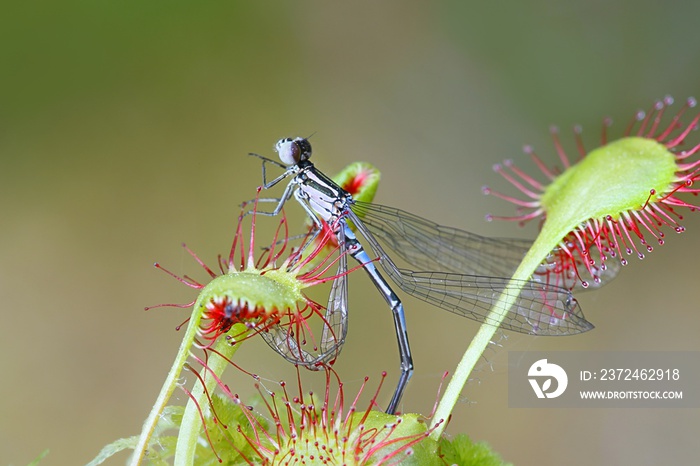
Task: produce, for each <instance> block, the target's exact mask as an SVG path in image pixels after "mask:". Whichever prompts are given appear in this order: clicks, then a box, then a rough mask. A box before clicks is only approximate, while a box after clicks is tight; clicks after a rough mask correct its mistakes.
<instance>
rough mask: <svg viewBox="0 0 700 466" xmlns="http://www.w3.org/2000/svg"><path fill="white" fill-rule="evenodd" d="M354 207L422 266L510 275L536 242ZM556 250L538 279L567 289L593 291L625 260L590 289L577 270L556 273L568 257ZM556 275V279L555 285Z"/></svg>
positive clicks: (610, 266) (609, 266) (612, 264)
mask: <svg viewBox="0 0 700 466" xmlns="http://www.w3.org/2000/svg"><path fill="white" fill-rule="evenodd" d="M352 210H353V212H355V214H356V215H357V216H358V217H360V220H361V221H362V223H364V224H365V225H366V226H367V229H369V230H370V232H371V233H372V234H373V235H374V236H375V237H376V238H377V239H379V240H380V241H381V242H382V243H383V244H384V245H386V246H387V247H388V248H389V249H391V250H392V251H393V252H394V253H395V254H396V255H397V256H398V257H401V258H402V259H403V260H405V261H406V262H408V263H409V264H410V265H411V266H412V267H414V268H415V269H417V270H440V271H445V272H454V273H459V274H466V275H480V276H490V277H510V276H512V275H513V272H515V269H516V268H517V267H518V265H519V264H520V262H521V261H522V259H523V257H524V256H525V254H526V253H527V251H528V249H530V246H531V245H532V241H529V240H523V239H515V238H487V237H484V236H480V235H477V234H475V233H470V232H468V231H464V230H460V229H457V228H452V227H446V226H443V225H438V224H437V223H434V222H431V221H430V220H426V219H424V218H421V217H419V216H417V215H414V214H411V213H410V212H406V211H403V210H400V209H395V208H393V207H387V206H382V205H377V204H368V203H365V202H355V203H354V204H353V205H352ZM556 252H557V251H554V252H553V254H550V255H549V257H548V258H547V259H546V261H545V262H544V263H543V264H542V265H541V266H540V268H539V269H538V270H537V272H536V273H535V275H534V276H533V278H532V280H533V281H540V282H547V281H548V279H549V281H550V282H549V284H553V285H557V286H561V287H563V288H567V289H590V288H596V287H599V286H601V285H603V284H606V283H608V282H610V280H612V279H613V278H614V277H615V276H616V275H617V273H618V271H619V270H620V263H619V261H615V260H611V261H607V262H606V263H605V265H606V266H605V267H604V268H595V269H594V270H593V272H594V273H595V274H596V275H598V277H599V279H600V280H599V281H591V282H590V286H589V287H588V288H584V287H583V286H582V285H581V280H580V279H578V277H577V276H576V275H575V274H574V273H571V274H569V275H567V276H562V275H561V274H556V272H554V271H556V270H561V269H562V268H564V267H562V266H561V264H559V263H558V262H557V261H559V260H561V259H562V255H560V254H556ZM548 272H552V273H548ZM551 277H556V282H555V283H551Z"/></svg>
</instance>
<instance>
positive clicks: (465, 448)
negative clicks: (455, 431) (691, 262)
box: [439, 434, 512, 466]
mask: <svg viewBox="0 0 700 466" xmlns="http://www.w3.org/2000/svg"><path fill="white" fill-rule="evenodd" d="M439 451H440V454H441V456H442V460H443V461H444V462H445V464H457V465H459V466H512V463H506V462H505V461H503V459H501V457H500V455H499V454H498V453H496V452H494V451H493V450H491V447H490V446H489V445H488V444H487V443H486V442H477V443H474V442H472V440H471V439H470V438H469V436H467V435H466V434H459V435H457V436H456V437H455V438H454V439H452V440H448V439H446V438H444V437H441V438H440V441H439Z"/></svg>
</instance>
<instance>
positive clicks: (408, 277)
mask: <svg viewBox="0 0 700 466" xmlns="http://www.w3.org/2000/svg"><path fill="white" fill-rule="evenodd" d="M363 205H366V204H363ZM347 215H348V218H349V219H350V220H351V221H352V222H353V223H354V224H355V226H356V227H357V229H358V230H359V231H360V233H361V234H362V235H363V236H364V237H365V239H366V240H367V242H368V243H369V244H370V245H371V247H372V249H373V250H374V252H375V254H377V255H378V256H379V257H380V258H381V260H380V264H381V266H382V268H383V269H384V271H385V272H386V273H387V275H389V277H390V278H391V279H392V280H393V281H394V282H395V283H396V284H397V285H398V286H399V287H400V288H401V289H402V290H403V291H405V292H406V293H408V294H410V295H412V296H414V297H416V298H418V299H421V300H423V301H425V302H428V303H430V304H432V305H434V306H437V307H440V308H442V309H445V310H447V311H450V312H453V313H455V314H458V315H461V316H464V317H467V318H469V319H472V320H475V321H477V322H484V323H487V324H488V323H492V324H494V325H495V324H496V322H495V321H493V320H491V319H490V318H489V314H490V312H491V309H492V307H493V305H494V304H495V303H496V302H498V300H499V299H501V298H502V297H503V296H509V297H510V298H511V300H512V305H511V306H509V307H508V308H506V309H504V310H503V312H505V313H506V316H505V317H504V319H503V321H502V323H501V325H500V327H501V328H505V329H508V330H512V331H515V332H519V333H526V334H537V335H571V334H576V333H582V332H586V331H588V330H590V329H592V328H593V325H592V324H591V323H590V322H588V321H587V320H586V319H585V318H584V316H583V313H582V312H581V309H580V307H579V304H578V302H577V301H576V299H574V297H573V295H572V294H571V292H570V291H569V290H567V289H565V288H561V287H557V286H552V285H548V284H545V283H541V282H537V281H513V280H511V279H509V278H502V277H489V276H483V275H482V274H474V273H451V272H415V271H412V270H407V269H399V268H398V267H397V266H396V265H395V264H394V262H393V261H392V260H391V258H390V257H389V256H388V255H387V254H386V253H385V252H384V250H383V249H382V247H381V246H380V245H379V243H378V242H377V239H375V237H374V236H373V232H374V230H372V231H369V227H368V226H367V225H365V224H364V223H363V220H364V219H359V218H358V216H357V215H356V214H355V213H354V212H352V211H351V212H348V214H347ZM409 215H410V214H409ZM413 217H415V216H413ZM415 218H417V219H419V220H421V221H422V220H423V219H420V217H415ZM425 222H427V221H425ZM428 223H429V222H428ZM408 225H413V223H408ZM378 231H379V232H382V231H383V230H378ZM458 231H459V230H458ZM462 233H466V232H462ZM435 234H436V235H438V234H439V231H438V232H435ZM377 236H379V237H380V238H381V239H382V240H383V241H386V238H387V237H388V238H389V240H394V239H397V236H398V235H397V236H394V235H377ZM413 236H414V237H415V236H416V235H413ZM421 237H422V236H421ZM407 241H408V240H400V241H397V242H396V243H395V244H397V247H401V246H398V245H403V247H405V249H404V250H403V251H399V250H396V252H397V254H398V255H400V256H401V257H403V258H405V259H406V261H407V262H409V263H411V264H414V265H415V264H416V263H417V264H419V265H418V266H419V267H423V266H425V267H429V266H431V265H432V266H434V267H437V266H442V265H443V264H442V263H439V262H435V261H433V260H432V259H431V258H430V257H429V253H427V252H426V253H425V254H417V253H415V251H414V248H417V247H419V246H417V245H416V244H414V243H413V242H407ZM388 245H389V246H390V247H392V249H394V247H393V245H392V244H391V243H388ZM422 246H424V247H427V248H433V251H450V250H451V249H450V243H449V242H446V241H444V242H443V241H437V240H435V241H428V240H425V241H424V242H423V243H422ZM489 247H491V246H489ZM437 248H441V249H437ZM457 250H459V249H457ZM481 251H482V253H483V251H484V249H482V250H481ZM453 254H454V253H453ZM499 257H500V258H504V257H508V256H507V255H506V254H503V253H501V254H500V255H499ZM477 259H481V258H480V257H479V256H478V255H477ZM499 260H500V259H499ZM446 261H448V260H447V259H446ZM484 261H485V258H484V259H483V260H482V263H484ZM450 263H457V261H456V262H450ZM467 270H468V271H469V272H474V271H475V270H477V269H475V268H473V267H472V268H467ZM487 270H488V271H489V272H487V273H492V272H496V271H498V269H494V268H488V267H487ZM481 272H484V271H483V270H481Z"/></svg>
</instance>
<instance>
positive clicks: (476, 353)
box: [430, 223, 563, 440]
mask: <svg viewBox="0 0 700 466" xmlns="http://www.w3.org/2000/svg"><path fill="white" fill-rule="evenodd" d="M551 230H552V229H551V228H547V224H546V223H545V225H543V228H542V231H541V232H540V234H539V236H538V237H537V240H535V243H534V244H533V245H532V247H531V248H530V250H529V251H528V252H527V254H526V255H525V257H524V258H523V260H522V262H521V263H520V265H519V266H518V269H517V270H516V271H515V273H514V274H513V276H512V277H511V282H510V284H509V287H508V291H506V292H503V293H501V295H500V296H499V297H498V301H496V303H495V304H494V305H493V307H492V308H491V311H490V313H489V315H488V317H487V318H486V322H489V323H488V324H487V323H484V324H482V325H481V327H480V328H479V331H478V332H477V334H476V335H475V336H474V338H473V339H472V342H471V343H470V344H469V347H468V348H467V351H466V352H465V353H464V356H462V360H461V361H460V362H459V364H458V365H457V368H456V369H455V373H454V375H453V376H452V378H451V379H450V383H449V384H448V385H447V388H446V389H445V394H444V395H443V396H442V398H441V399H440V403H439V404H438V407H437V410H436V411H435V414H434V416H433V419H435V420H441V419H442V420H444V421H445V422H443V423H441V424H440V425H439V426H438V428H437V429H435V430H434V431H433V432H432V433H431V434H430V437H431V438H433V439H434V440H438V439H439V438H440V436H441V435H442V432H443V431H444V430H445V426H446V425H447V420H448V419H449V416H450V414H451V413H452V410H453V409H454V407H455V405H456V404H457V400H458V399H459V395H460V393H462V389H463V388H464V385H465V384H466V383H467V381H468V380H469V376H470V375H471V372H472V370H473V369H474V366H475V365H476V363H477V361H478V360H479V359H480V358H481V356H482V355H483V354H484V351H485V350H486V348H487V347H488V345H489V343H490V342H491V339H492V338H493V335H494V334H495V333H496V331H497V330H498V327H499V326H500V324H501V322H503V319H505V316H506V315H507V314H508V312H509V310H510V308H511V307H512V306H513V303H514V302H515V300H516V299H517V297H518V294H519V291H520V289H521V287H522V283H523V282H522V280H529V279H530V277H531V276H532V274H533V273H534V272H535V270H536V269H537V267H538V266H539V265H540V263H542V261H543V260H544V259H545V258H546V257H547V254H549V253H550V251H552V250H553V249H554V248H555V247H556V246H557V243H558V242H559V238H562V237H563V234H559V233H557V232H551Z"/></svg>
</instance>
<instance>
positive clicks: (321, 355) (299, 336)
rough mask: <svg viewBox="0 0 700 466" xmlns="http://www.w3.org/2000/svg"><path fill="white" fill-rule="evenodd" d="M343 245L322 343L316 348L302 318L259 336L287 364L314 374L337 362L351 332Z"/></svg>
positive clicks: (325, 316)
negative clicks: (314, 371)
mask: <svg viewBox="0 0 700 466" xmlns="http://www.w3.org/2000/svg"><path fill="white" fill-rule="evenodd" d="M340 245H341V247H340V256H339V258H338V272H337V274H336V275H337V278H335V279H334V280H333V282H332V286H331V292H330V296H329V298H328V307H327V308H326V312H325V314H324V315H323V316H322V327H323V330H322V331H321V341H320V343H319V344H316V339H315V338H314V337H313V335H310V333H311V330H310V326H309V325H308V323H307V322H306V321H305V319H304V317H303V316H301V315H296V317H294V318H292V319H291V321H289V322H281V323H275V324H273V325H271V326H270V327H269V328H268V329H266V330H263V331H261V332H260V334H261V335H262V337H263V339H264V340H265V341H266V342H267V344H268V345H269V346H270V347H271V348H272V349H273V350H275V351H276V352H277V353H279V354H280V355H281V356H282V357H283V358H285V359H286V360H287V361H289V362H291V363H293V364H298V365H300V366H304V367H306V368H308V369H312V370H319V369H321V368H323V366H324V365H326V364H332V363H333V362H335V359H336V358H337V357H338V355H339V354H340V351H341V350H342V348H343V344H344V343H345V337H346V336H347V332H348V277H347V267H348V266H347V254H346V253H345V245H344V242H343V241H342V240H341V241H340ZM295 320H296V322H294V321H295ZM309 342H311V348H309Z"/></svg>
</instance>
